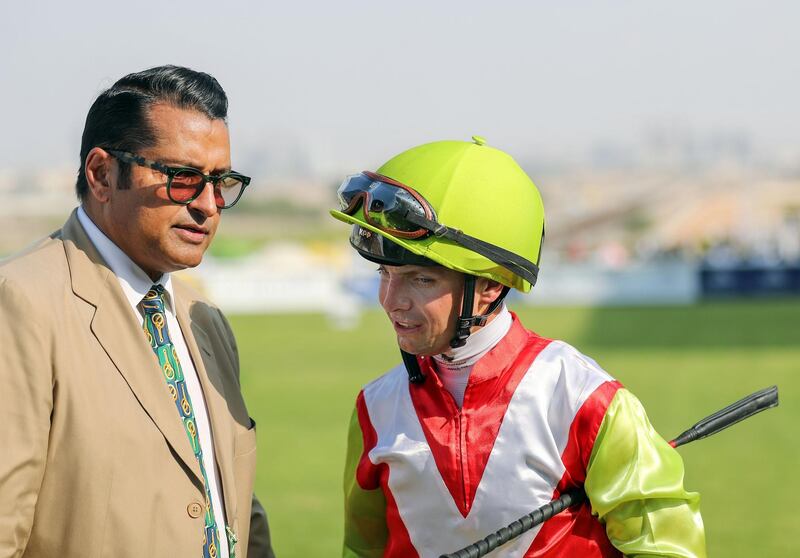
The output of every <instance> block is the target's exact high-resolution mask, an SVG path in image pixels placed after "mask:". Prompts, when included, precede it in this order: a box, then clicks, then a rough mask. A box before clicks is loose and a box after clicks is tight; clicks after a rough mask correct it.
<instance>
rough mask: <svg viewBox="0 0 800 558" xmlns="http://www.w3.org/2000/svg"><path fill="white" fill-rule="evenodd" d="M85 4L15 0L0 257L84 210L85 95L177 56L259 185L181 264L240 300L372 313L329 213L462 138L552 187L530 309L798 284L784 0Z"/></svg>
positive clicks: (9, 35)
mask: <svg viewBox="0 0 800 558" xmlns="http://www.w3.org/2000/svg"><path fill="white" fill-rule="evenodd" d="M199 5H202V6H199ZM99 7H105V4H102V3H100V2H94V1H88V2H83V3H79V4H77V5H64V4H62V3H57V2H44V3H37V4H35V5H33V4H30V5H29V4H23V3H15V4H13V5H9V6H7V7H6V12H7V14H6V15H7V17H5V18H3V19H4V21H3V22H2V23H0V47H2V52H4V53H5V54H4V56H3V57H2V58H0V75H3V76H4V77H3V82H4V87H2V88H0V102H2V105H3V106H4V107H5V109H6V110H5V116H4V119H5V125H4V128H3V129H4V131H5V134H3V137H2V138H0V195H2V196H3V200H4V203H3V204H0V257H2V256H7V255H9V254H11V253H12V252H14V251H16V250H19V249H21V248H22V247H23V246H25V245H26V244H28V243H30V242H32V241H33V240H35V239H36V238H39V237H41V236H43V235H45V234H47V233H49V232H51V231H52V230H54V229H56V228H58V226H59V225H60V224H61V223H62V222H63V220H64V219H65V218H66V216H67V215H68V214H69V212H70V211H71V209H72V208H73V207H74V206H75V205H76V201H75V197H74V194H73V188H74V179H75V175H76V172H77V165H78V155H77V153H78V148H79V143H80V131H81V129H82V125H83V119H84V117H85V113H86V111H87V109H88V107H89V105H90V104H91V102H92V101H93V99H94V97H95V96H96V95H97V93H99V92H100V91H101V90H102V89H103V88H105V87H107V86H108V85H110V84H111V83H113V81H115V80H116V79H117V78H119V77H121V76H122V75H123V74H125V73H128V72H131V71H136V70H140V69H143V68H146V67H149V66H153V65H158V64H162V63H177V64H183V65H187V66H190V67H193V68H196V69H199V70H204V71H208V72H209V73H212V74H213V75H215V76H216V77H217V78H218V79H219V80H220V82H221V83H222V85H223V87H225V89H226V90H227V92H228V94H229V97H230V103H231V112H230V126H231V132H232V140H233V149H234V166H235V167H236V168H237V169H238V170H241V171H242V172H245V173H246V174H250V175H252V176H253V177H254V181H253V183H252V185H251V187H250V189H249V190H248V192H247V194H246V197H245V199H244V201H243V202H242V203H240V204H239V206H237V207H236V208H235V209H233V210H231V211H228V212H226V214H225V216H224V218H223V224H222V226H221V229H220V233H219V235H218V238H217V240H216V242H215V244H214V247H213V248H212V250H211V254H210V256H209V257H208V258H207V260H206V261H205V262H204V263H203V265H202V266H201V267H200V268H198V269H197V270H191V271H188V272H186V275H187V276H188V277H189V278H190V279H191V280H193V281H195V282H197V283H198V284H199V285H201V286H202V287H203V288H205V289H206V290H207V291H208V292H209V293H210V294H211V296H212V297H213V298H215V299H216V300H217V301H218V302H219V303H220V304H221V305H222V306H223V307H224V308H227V309H229V310H231V311H238V312H270V311H274V312H284V311H319V310H322V311H328V312H330V313H332V315H336V316H338V317H337V320H341V321H342V323H345V322H346V321H347V320H348V319H349V318H348V316H351V315H356V314H357V310H358V308H359V307H360V306H361V305H365V304H371V303H372V302H371V301H372V300H373V297H374V290H375V273H374V269H373V267H372V266H371V265H370V264H368V263H366V262H363V261H360V260H358V259H357V258H354V257H353V256H352V254H351V252H350V251H349V249H348V247H347V242H346V238H347V234H348V231H347V230H346V227H344V226H342V225H341V224H340V223H338V222H335V221H333V220H332V219H331V218H330V217H329V216H328V215H327V209H328V208H329V207H331V206H333V204H334V203H335V190H336V187H337V185H338V183H339V182H340V181H341V179H342V177H343V176H344V175H346V174H350V173H352V172H357V171H360V170H362V169H369V168H375V167H376V166H377V165H379V164H380V163H381V162H382V161H383V160H385V159H386V158H388V157H389V156H391V155H393V154H395V153H397V152H399V151H401V150H402V149H405V148H407V147H410V146H412V145H415V144H418V143H423V142H426V141H433V140H438V139H464V140H468V139H469V137H470V136H471V135H472V134H482V135H484V136H486V137H487V138H488V141H489V144H490V145H494V146H496V147H499V148H501V149H504V150H506V151H508V152H510V153H511V154H512V155H513V156H514V157H515V158H516V159H517V160H518V162H520V164H521V165H522V166H523V168H525V170H526V171H527V172H528V173H529V174H530V176H531V177H532V178H533V179H534V181H535V182H536V184H537V185H538V186H539V188H540V189H541V191H542V194H543V197H544V201H545V208H546V211H547V223H548V228H547V238H546V242H545V251H544V254H543V257H542V272H541V276H540V284H539V285H537V287H536V289H534V291H533V293H532V294H531V295H529V296H527V297H525V298H524V301H525V302H530V303H533V304H647V303H688V302H693V301H696V300H699V299H700V298H702V297H704V296H742V295H745V296H765V295H773V294H780V295H786V294H794V295H797V294H800V271H798V269H799V268H800V127H798V126H796V125H793V123H796V122H800V108H799V106H798V105H797V103H796V99H797V98H798V94H800V72H798V71H797V70H798V69H800V68H798V65H799V63H798V59H797V57H796V53H797V52H799V51H800V38H798V35H797V34H796V33H795V32H794V30H793V28H792V23H791V22H793V21H796V20H797V16H800V9H799V8H798V7H797V6H796V5H795V4H792V3H789V2H778V3H776V4H775V5H774V6H773V8H772V9H770V10H769V11H768V12H767V11H766V10H763V9H762V7H761V6H760V5H759V4H758V3H755V2H722V1H720V0H715V1H712V2H707V3H703V4H702V5H691V14H689V13H687V12H686V10H688V9H689V5H688V4H687V5H686V6H684V7H680V6H676V5H669V6H666V5H651V4H647V5H643V4H641V3H634V2H623V3H620V4H618V5H615V7H614V8H613V9H611V8H610V7H609V6H608V5H599V4H592V5H583V4H580V3H577V2H576V3H565V4H559V5H558V6H556V5H545V4H542V3H528V2H509V3H503V4H502V5H501V6H494V5H493V6H488V5H485V4H481V3H477V2H458V3H455V2H442V3H424V2H417V1H412V2H409V3H407V4H405V5H404V7H403V9H398V8H397V7H396V6H390V5H389V4H385V5H383V4H378V3H366V2H357V1H352V0H346V1H343V2H338V3H335V4H327V3H323V2H299V3H291V4H289V3H287V4H281V5H277V4H273V3H256V2H234V3H231V5H230V6H226V7H225V8H222V7H221V6H220V5H218V4H215V3H211V2H194V3H181V2H178V3H170V4H169V5H165V4H163V3H155V2H151V1H145V2H141V3H140V4H139V8H137V10H138V11H139V12H144V13H146V12H148V10H149V11H151V12H153V13H158V16H159V17H157V18H148V17H144V16H142V17H141V18H139V17H137V16H131V17H128V15H126V16H125V17H115V16H114V14H113V13H112V14H109V13H108V11H107V10H98V9H96V8H99ZM198 7H204V8H205V9H198ZM112 11H113V9H112ZM222 12H224V16H225V17H224V18H221V17H220V14H221V13H222ZM126 13H127V12H126ZM623 16H624V17H623ZM689 16H691V17H689ZM64 22H72V23H70V24H69V25H66V26H65V25H64ZM178 22H179V24H178ZM178 29H180V32H178ZM207 29H214V30H215V31H214V32H213V33H209V32H207V31H206V30H207ZM186 30H193V31H192V32H188V33H187V32H185V31H186ZM211 37H214V40H210V38H211ZM220 37H224V40H219V38H220ZM467 232H468V231H467ZM346 291H353V292H355V295H352V294H351V295H345V292H346ZM342 300H344V301H345V302H343V303H340V302H338V301H342Z"/></svg>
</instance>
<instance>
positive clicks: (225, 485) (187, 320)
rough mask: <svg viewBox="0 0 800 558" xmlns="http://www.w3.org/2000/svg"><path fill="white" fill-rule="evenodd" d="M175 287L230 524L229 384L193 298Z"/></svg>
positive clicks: (231, 442)
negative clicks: (192, 307)
mask: <svg viewBox="0 0 800 558" xmlns="http://www.w3.org/2000/svg"><path fill="white" fill-rule="evenodd" d="M173 285H174V286H175V298H176V299H177V300H176V301H175V308H176V311H177V315H178V323H179V324H180V326H181V331H182V332H183V337H184V338H185V339H186V346H187V348H188V349H189V354H190V355H191V357H192V361H193V362H194V367H195V370H196V371H197V376H198V378H199V379H200V385H201V386H202V388H203V395H204V396H205V402H206V408H207V409H208V417H209V422H210V424H211V434H212V436H211V439H212V441H213V443H214V457H215V459H216V462H217V468H218V469H219V471H220V477H221V478H220V482H221V484H222V493H223V499H224V500H225V510H226V512H227V513H226V517H227V518H228V521H229V522H232V521H233V517H234V514H235V512H236V507H235V506H236V502H235V497H236V496H235V495H236V490H235V486H234V482H233V463H232V456H233V454H234V451H235V448H234V447H233V445H234V440H233V433H232V432H231V429H230V420H225V418H226V417H227V416H228V415H229V414H230V413H229V411H228V403H227V399H226V397H225V387H224V386H225V383H224V382H223V378H222V375H221V371H220V369H219V365H218V364H217V361H216V359H215V358H214V352H213V349H212V345H211V341H210V340H209V338H208V335H207V333H206V332H205V331H203V329H202V328H201V327H200V326H199V325H198V324H197V323H196V322H194V321H193V320H192V319H191V317H190V316H191V314H190V311H189V310H190V309H189V307H188V303H187V300H188V299H189V298H190V297H189V296H188V294H187V293H186V292H185V290H184V289H183V288H181V287H182V286H181V284H180V281H173Z"/></svg>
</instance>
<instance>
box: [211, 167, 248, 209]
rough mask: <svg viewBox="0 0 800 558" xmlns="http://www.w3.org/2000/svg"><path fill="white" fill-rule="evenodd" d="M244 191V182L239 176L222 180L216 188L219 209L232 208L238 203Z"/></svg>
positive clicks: (228, 176)
mask: <svg viewBox="0 0 800 558" xmlns="http://www.w3.org/2000/svg"><path fill="white" fill-rule="evenodd" d="M242 190H244V180H242V178H241V177H240V176H238V175H235V174H229V175H226V176H223V177H222V178H220V180H219V182H217V185H216V187H215V188H214V198H215V199H216V201H217V207H230V206H232V205H233V204H235V203H236V201H237V200H238V199H239V196H241V195H242Z"/></svg>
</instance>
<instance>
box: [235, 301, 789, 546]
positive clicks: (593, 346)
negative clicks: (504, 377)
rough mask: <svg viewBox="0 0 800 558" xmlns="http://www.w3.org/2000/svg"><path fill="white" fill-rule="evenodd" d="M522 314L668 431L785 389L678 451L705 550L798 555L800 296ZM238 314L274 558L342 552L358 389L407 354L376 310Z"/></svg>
mask: <svg viewBox="0 0 800 558" xmlns="http://www.w3.org/2000/svg"><path fill="white" fill-rule="evenodd" d="M518 313H519V315H520V317H521V319H522V321H523V323H524V324H525V325H526V326H527V327H529V328H530V329H533V330H535V331H537V332H538V333H540V334H541V335H544V336H548V337H554V338H560V339H564V340H566V341H568V342H570V343H572V344H573V345H575V346H577V347H578V348H579V349H581V350H582V351H583V352H585V353H587V354H588V355H590V356H592V357H593V358H594V359H595V360H597V361H598V362H599V363H600V364H601V365H602V366H603V367H604V368H605V369H606V370H608V371H609V372H610V373H612V374H613V375H615V376H616V377H617V378H618V379H619V380H621V381H622V382H623V383H624V384H625V385H626V386H627V387H628V388H630V389H631V390H632V391H633V392H634V393H636V394H637V395H638V396H639V398H640V399H641V400H642V401H643V402H644V404H645V407H646V408H647V409H648V413H649V415H650V418H651V421H652V422H653V424H654V425H655V427H656V429H657V430H659V431H660V432H661V433H662V434H663V435H664V436H665V437H674V436H675V435H677V434H678V433H679V432H680V431H682V430H683V429H685V428H686V427H688V426H690V425H691V424H693V423H694V422H695V421H696V420H697V419H700V418H702V417H703V416H705V415H707V414H709V413H710V412H712V411H715V410H717V409H718V408H720V407H722V406H724V405H726V404H728V403H730V402H732V401H734V400H736V399H738V398H740V397H742V396H744V395H747V394H749V393H750V392H752V391H755V390H756V389H759V388H761V387H765V386H768V385H771V384H778V386H779V387H780V393H781V406H780V407H779V408H778V409H777V410H770V411H768V412H767V413H764V414H761V415H758V416H757V417H755V418H753V419H751V420H750V421H748V422H746V423H741V424H739V425H736V426H735V427H733V429H731V430H727V431H725V432H723V433H721V434H719V435H718V436H717V437H714V438H710V439H707V440H703V441H699V442H696V443H694V444H692V445H689V446H687V447H685V448H681V450H680V452H681V454H682V455H683V457H684V462H685V463H686V469H687V475H686V477H687V478H686V485H687V487H688V488H689V489H690V490H697V491H699V492H700V493H701V495H702V510H703V516H704V521H705V524H706V534H707V539H708V550H709V556H719V557H726V558H737V557H741V558H752V557H756V556H758V557H764V558H770V557H775V558H777V557H781V558H783V557H786V556H800V542H798V539H797V534H796V533H797V529H798V526H800V510H798V506H797V504H796V498H797V495H798V494H800V481H798V480H797V477H796V475H797V472H798V471H800V434H798V429H799V428H800V300H797V299H794V300H777V301H757V302H718V303H708V304H702V305H698V306H691V307H662V308H659V307H654V308H604V309H591V308H559V309H554V308H546V309H545V308H531V307H525V308H519V309H518ZM231 321H232V324H233V327H234V330H235V332H236V335H237V339H238V341H239V346H240V352H241V359H242V383H243V389H244V392H245V398H246V400H247V401H248V405H249V408H250V412H251V414H252V415H253V417H254V418H255V419H256V421H257V423H258V439H259V469H258V479H257V487H256V490H257V494H258V495H259V497H260V498H261V500H262V502H263V503H264V504H265V506H266V507H267V511H268V513H269V514H270V523H271V526H272V531H273V541H274V546H275V549H276V553H277V554H278V555H279V558H292V557H304V558H307V557H312V558H313V557H320V558H327V557H332V556H338V555H340V539H341V533H342V527H341V517H342V510H341V507H342V506H341V500H342V498H341V468H342V462H343V458H344V441H345V432H346V427H347V423H348V420H349V416H350V412H351V409H352V404H353V401H354V398H355V396H356V394H357V393H358V390H359V387H360V386H361V385H362V384H363V383H365V382H367V381H368V380H370V379H371V378H373V377H375V376H377V375H378V374H380V373H381V372H383V371H384V370H386V369H388V368H389V367H391V366H393V365H394V364H396V363H397V362H399V355H398V354H397V352H396V347H395V345H394V340H393V335H392V333H391V331H390V329H389V326H388V323H386V321H385V318H384V317H383V315H382V314H381V313H379V312H378V311H377V310H370V311H368V312H366V313H365V314H364V315H363V316H362V320H361V322H360V324H359V325H358V326H357V327H356V328H355V329H352V330H346V331H344V330H337V329H336V328H334V327H332V324H331V323H330V322H329V320H328V319H327V318H326V317H324V316H319V315H288V316H234V317H232V319H231Z"/></svg>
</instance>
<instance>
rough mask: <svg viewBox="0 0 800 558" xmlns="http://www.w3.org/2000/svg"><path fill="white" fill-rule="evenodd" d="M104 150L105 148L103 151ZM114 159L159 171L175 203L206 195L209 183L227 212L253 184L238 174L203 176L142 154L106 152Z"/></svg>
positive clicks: (184, 203) (189, 201) (183, 202)
mask: <svg viewBox="0 0 800 558" xmlns="http://www.w3.org/2000/svg"><path fill="white" fill-rule="evenodd" d="M104 149H105V148H104ZM105 151H106V152H108V153H109V154H110V155H111V156H113V157H115V158H117V159H119V160H120V161H123V162H125V163H133V164H136V165H139V166H141V167H147V168H149V169H153V170H157V171H159V172H161V173H163V174H165V175H166V176H167V197H169V199H170V201H171V202H173V203H177V204H180V205H188V204H190V203H192V201H194V200H195V199H197V198H198V196H200V194H202V193H203V190H204V189H205V187H206V183H208V182H210V183H211V185H212V186H213V187H214V201H215V203H216V205H217V208H218V209H228V208H230V207H233V206H234V205H236V202H238V201H239V198H241V197H242V194H243V193H244V189H245V188H246V187H247V185H248V184H250V177H249V176H245V175H243V174H239V173H238V172H225V173H222V174H218V175H213V174H203V173H202V172H201V171H199V170H198V169H196V168H193V167H172V166H168V165H165V164H163V163H159V162H157V161H151V160H149V159H145V158H144V157H141V156H139V155H135V154H133V153H128V152H127V151H119V150H116V149H105Z"/></svg>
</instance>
